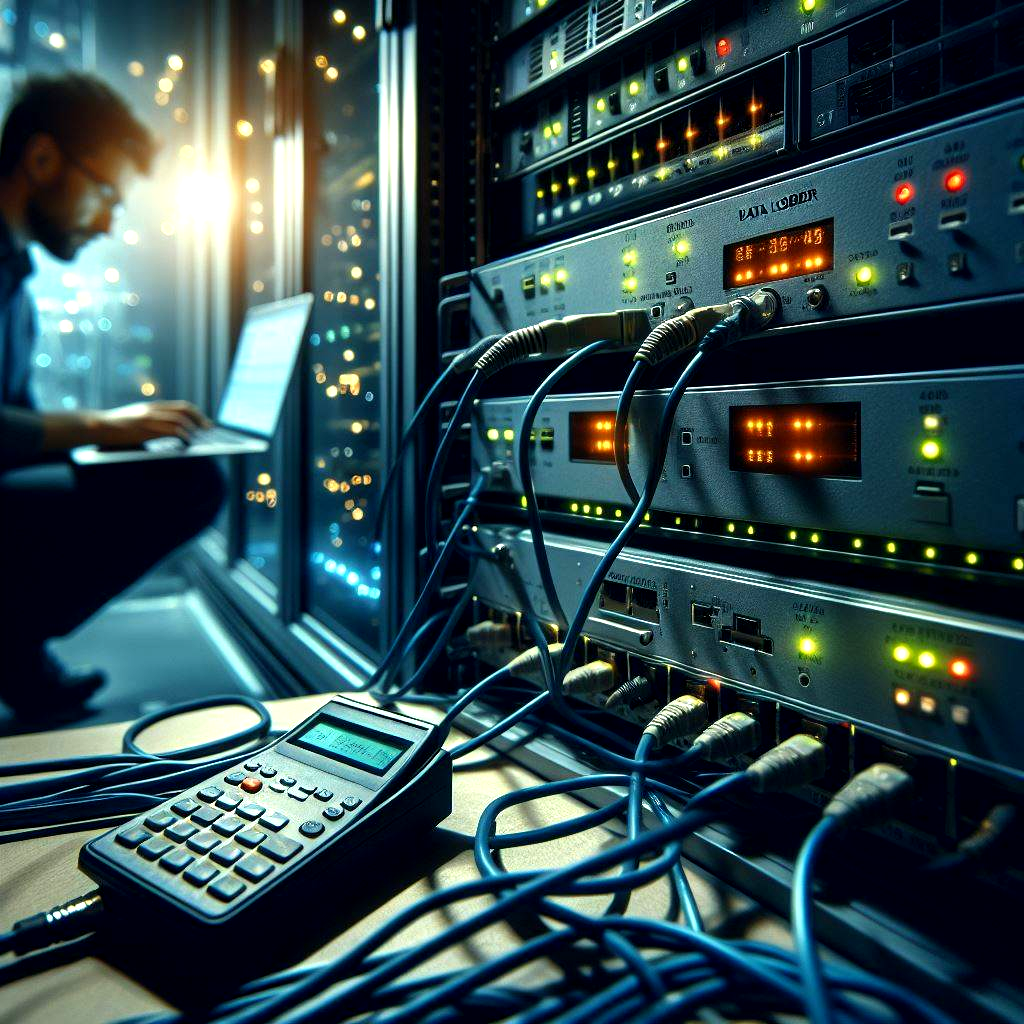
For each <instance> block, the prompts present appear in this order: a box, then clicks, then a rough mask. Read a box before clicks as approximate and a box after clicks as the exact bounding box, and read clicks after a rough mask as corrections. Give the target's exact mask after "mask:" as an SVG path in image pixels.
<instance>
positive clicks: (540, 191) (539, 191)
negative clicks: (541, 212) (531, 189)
mask: <svg viewBox="0 0 1024 1024" xmlns="http://www.w3.org/2000/svg"><path fill="white" fill-rule="evenodd" d="M537 198H538V199H543V198H544V189H542V188H539V189H537Z"/></svg>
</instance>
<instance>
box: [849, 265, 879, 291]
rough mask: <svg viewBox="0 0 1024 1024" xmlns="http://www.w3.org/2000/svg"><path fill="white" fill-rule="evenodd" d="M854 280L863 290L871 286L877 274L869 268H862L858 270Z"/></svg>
mask: <svg viewBox="0 0 1024 1024" xmlns="http://www.w3.org/2000/svg"><path fill="white" fill-rule="evenodd" d="M853 276H854V280H855V281H856V282H857V284H859V285H860V286H861V287H862V288H863V287H865V286H866V285H869V284H871V279H872V278H873V277H874V276H875V272H874V271H873V270H872V269H871V268H870V267H869V266H866V265H865V266H862V267H858V268H857V272H856V273H855V274H854V275H853Z"/></svg>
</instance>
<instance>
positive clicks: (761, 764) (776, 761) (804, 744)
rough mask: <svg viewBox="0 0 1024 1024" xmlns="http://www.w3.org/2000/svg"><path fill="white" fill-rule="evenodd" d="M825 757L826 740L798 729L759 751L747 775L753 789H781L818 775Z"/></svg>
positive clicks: (760, 791)
mask: <svg viewBox="0 0 1024 1024" xmlns="http://www.w3.org/2000/svg"><path fill="white" fill-rule="evenodd" d="M826 761H827V758H826V754H825V744H824V743H822V742H821V741H820V740H816V739H815V738H814V737H813V736H808V735H807V734H806V733H802V732H800V733H797V734H796V735H795V736H790V737H789V739H787V740H783V741H782V742H781V743H780V744H779V745H778V746H777V747H772V749H771V750H769V751H768V752H767V753H765V754H762V755H761V756H760V757H759V758H758V759H757V760H756V761H755V762H754V763H753V764H752V765H751V766H750V767H749V768H748V769H747V771H746V776H747V778H749V779H750V782H751V785H752V786H753V788H754V790H755V792H758V793H780V792H782V791H783V790H786V789H795V788H796V787H797V786H802V785H804V783H807V782H813V781H814V780H815V779H820V778H821V776H822V775H824V774H825V768H826Z"/></svg>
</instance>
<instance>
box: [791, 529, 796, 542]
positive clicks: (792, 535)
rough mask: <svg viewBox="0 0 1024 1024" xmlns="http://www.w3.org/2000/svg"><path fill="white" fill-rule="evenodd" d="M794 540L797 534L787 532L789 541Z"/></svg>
mask: <svg viewBox="0 0 1024 1024" xmlns="http://www.w3.org/2000/svg"><path fill="white" fill-rule="evenodd" d="M796 538H797V532H796V530H790V531H789V539H790V540H796Z"/></svg>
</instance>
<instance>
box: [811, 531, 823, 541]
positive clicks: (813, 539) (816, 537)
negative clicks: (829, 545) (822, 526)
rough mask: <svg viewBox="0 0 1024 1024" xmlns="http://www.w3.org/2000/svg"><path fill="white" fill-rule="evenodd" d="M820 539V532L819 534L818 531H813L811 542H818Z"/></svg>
mask: <svg viewBox="0 0 1024 1024" xmlns="http://www.w3.org/2000/svg"><path fill="white" fill-rule="evenodd" d="M819 540H821V535H820V534H817V533H812V534H811V543H812V544H817V543H818V541H819Z"/></svg>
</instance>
